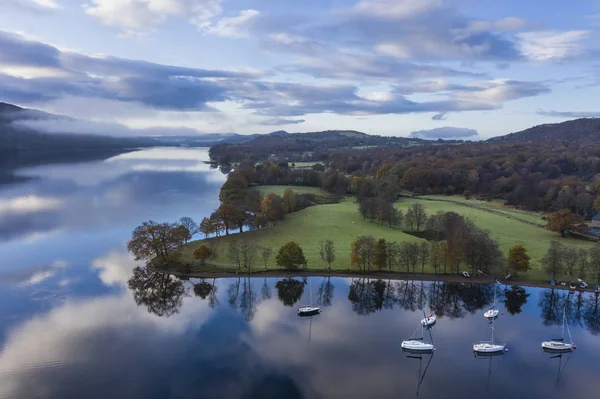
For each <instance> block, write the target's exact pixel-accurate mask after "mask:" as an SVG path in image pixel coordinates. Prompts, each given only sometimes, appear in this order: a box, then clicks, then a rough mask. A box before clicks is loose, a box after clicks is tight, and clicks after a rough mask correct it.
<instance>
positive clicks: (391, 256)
mask: <svg viewBox="0 0 600 399" xmlns="http://www.w3.org/2000/svg"><path fill="white" fill-rule="evenodd" d="M399 252H400V248H399V247H398V244H396V243H395V242H389V241H388V242H386V243H385V258H386V259H387V267H388V270H389V271H392V269H393V268H394V267H395V266H397V265H398V253H399Z"/></svg>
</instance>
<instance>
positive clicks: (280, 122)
mask: <svg viewBox="0 0 600 399" xmlns="http://www.w3.org/2000/svg"><path fill="white" fill-rule="evenodd" d="M304 122H305V120H304V119H285V118H272V119H267V120H265V121H262V122H261V123H260V124H261V125H264V126H280V125H299V124H301V123H304Z"/></svg>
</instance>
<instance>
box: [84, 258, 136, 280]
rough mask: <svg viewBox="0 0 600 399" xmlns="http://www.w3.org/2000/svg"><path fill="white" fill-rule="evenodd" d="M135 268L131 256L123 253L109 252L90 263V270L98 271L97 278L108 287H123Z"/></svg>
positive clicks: (134, 262)
mask: <svg viewBox="0 0 600 399" xmlns="http://www.w3.org/2000/svg"><path fill="white" fill-rule="evenodd" d="M136 266H138V265H137V262H136V261H135V260H134V258H133V256H132V255H131V254H130V253H129V252H124V251H112V252H109V253H107V254H106V255H104V256H102V257H100V258H97V259H95V260H94V261H93V262H92V269H94V270H98V277H100V280H102V282H103V283H104V284H105V285H108V286H113V285H122V286H125V285H126V284H127V280H129V279H130V278H131V275H132V272H133V268H134V267H136Z"/></svg>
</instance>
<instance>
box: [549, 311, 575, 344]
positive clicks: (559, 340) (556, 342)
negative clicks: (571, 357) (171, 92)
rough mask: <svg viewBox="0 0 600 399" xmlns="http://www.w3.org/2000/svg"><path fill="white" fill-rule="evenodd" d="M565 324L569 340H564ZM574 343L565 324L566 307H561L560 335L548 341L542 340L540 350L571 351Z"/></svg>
mask: <svg viewBox="0 0 600 399" xmlns="http://www.w3.org/2000/svg"><path fill="white" fill-rule="evenodd" d="M565 326H566V327H567V333H568V334H569V342H565ZM574 347H575V345H574V344H573V338H571V331H570V330H569V325H568V324H567V307H566V306H565V308H564V309H563V324H562V335H561V337H560V338H554V339H551V340H550V341H544V342H542V350H543V351H545V352H571V351H572V350H573V348H574Z"/></svg>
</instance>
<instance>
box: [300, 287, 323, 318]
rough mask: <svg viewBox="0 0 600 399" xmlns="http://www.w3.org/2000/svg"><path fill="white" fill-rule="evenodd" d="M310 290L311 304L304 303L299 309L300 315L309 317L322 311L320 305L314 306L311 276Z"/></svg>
mask: <svg viewBox="0 0 600 399" xmlns="http://www.w3.org/2000/svg"><path fill="white" fill-rule="evenodd" d="M308 290H309V294H310V303H311V304H310V305H304V306H302V307H301V308H300V309H298V316H301V317H307V316H314V315H317V314H319V313H321V308H320V307H318V306H312V284H311V283H310V278H309V279H308Z"/></svg>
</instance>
